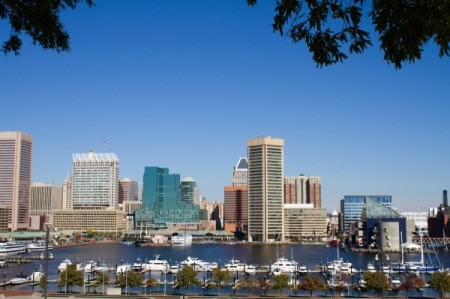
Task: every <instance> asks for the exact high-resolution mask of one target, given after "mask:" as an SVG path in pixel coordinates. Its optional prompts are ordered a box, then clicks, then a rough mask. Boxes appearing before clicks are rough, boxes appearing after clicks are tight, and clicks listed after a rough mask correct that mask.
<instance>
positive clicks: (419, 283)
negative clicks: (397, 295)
mask: <svg viewBox="0 0 450 299" xmlns="http://www.w3.org/2000/svg"><path fill="white" fill-rule="evenodd" d="M424 285H425V281H424V280H423V279H422V277H418V276H413V275H411V276H408V278H407V279H406V281H405V282H403V283H402V284H401V285H400V287H399V288H398V289H399V290H405V291H406V297H407V298H408V291H414V290H418V289H421V288H422V287H423V286H424Z"/></svg>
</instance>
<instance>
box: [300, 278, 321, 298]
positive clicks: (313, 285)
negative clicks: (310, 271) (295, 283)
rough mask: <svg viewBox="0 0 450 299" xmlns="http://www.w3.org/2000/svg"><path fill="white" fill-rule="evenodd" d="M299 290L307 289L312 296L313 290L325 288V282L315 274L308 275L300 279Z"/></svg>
mask: <svg viewBox="0 0 450 299" xmlns="http://www.w3.org/2000/svg"><path fill="white" fill-rule="evenodd" d="M299 288H300V290H302V291H307V292H309V294H310V295H311V296H312V294H313V292H314V291H320V290H326V289H327V287H326V284H325V282H324V281H323V280H322V279H320V278H319V277H317V276H308V277H305V278H303V279H302V281H301V282H300V285H299Z"/></svg>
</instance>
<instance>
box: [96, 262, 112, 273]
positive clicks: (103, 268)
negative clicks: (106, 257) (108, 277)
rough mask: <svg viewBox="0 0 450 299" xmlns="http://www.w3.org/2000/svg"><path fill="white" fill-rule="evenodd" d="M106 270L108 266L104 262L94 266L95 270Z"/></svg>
mask: <svg viewBox="0 0 450 299" xmlns="http://www.w3.org/2000/svg"><path fill="white" fill-rule="evenodd" d="M106 271H109V268H108V266H107V265H106V264H105V263H102V264H100V265H97V266H96V267H95V272H106Z"/></svg>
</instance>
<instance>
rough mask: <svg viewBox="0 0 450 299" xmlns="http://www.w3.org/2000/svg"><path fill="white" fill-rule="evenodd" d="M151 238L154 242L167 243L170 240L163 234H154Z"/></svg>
mask: <svg viewBox="0 0 450 299" xmlns="http://www.w3.org/2000/svg"><path fill="white" fill-rule="evenodd" d="M150 240H152V243H154V244H166V243H168V242H169V238H168V237H166V236H163V235H154V236H153V237H151V238H150Z"/></svg>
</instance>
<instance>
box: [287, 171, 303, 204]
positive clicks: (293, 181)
mask: <svg viewBox="0 0 450 299" xmlns="http://www.w3.org/2000/svg"><path fill="white" fill-rule="evenodd" d="M307 181H308V177H307V176H304V175H303V174H301V175H299V176H297V177H285V178H284V203H285V204H306V203H307V190H306V185H307Z"/></svg>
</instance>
